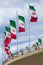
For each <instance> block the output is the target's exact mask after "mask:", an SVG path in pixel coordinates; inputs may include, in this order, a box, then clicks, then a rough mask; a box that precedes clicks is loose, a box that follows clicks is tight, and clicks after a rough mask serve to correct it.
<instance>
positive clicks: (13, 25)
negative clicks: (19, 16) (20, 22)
mask: <svg viewBox="0 0 43 65" xmlns="http://www.w3.org/2000/svg"><path fill="white" fill-rule="evenodd" d="M10 27H11V38H12V39H16V22H15V21H13V20H10Z"/></svg>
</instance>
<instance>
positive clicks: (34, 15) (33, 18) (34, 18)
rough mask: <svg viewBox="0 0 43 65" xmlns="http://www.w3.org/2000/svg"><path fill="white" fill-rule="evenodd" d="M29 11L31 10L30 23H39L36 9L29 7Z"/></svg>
mask: <svg viewBox="0 0 43 65" xmlns="http://www.w3.org/2000/svg"><path fill="white" fill-rule="evenodd" d="M29 10H30V22H37V19H38V17H37V13H36V9H35V7H34V6H31V5H29Z"/></svg>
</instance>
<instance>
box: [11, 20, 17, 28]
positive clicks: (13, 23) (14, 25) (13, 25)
mask: <svg viewBox="0 0 43 65" xmlns="http://www.w3.org/2000/svg"><path fill="white" fill-rule="evenodd" d="M10 25H11V26H12V27H15V28H16V23H15V21H13V20H10Z"/></svg>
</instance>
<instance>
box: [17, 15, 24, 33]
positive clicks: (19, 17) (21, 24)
mask: <svg viewBox="0 0 43 65" xmlns="http://www.w3.org/2000/svg"><path fill="white" fill-rule="evenodd" d="M18 20H19V29H18V31H19V32H25V18H24V17H23V16H20V15H18Z"/></svg>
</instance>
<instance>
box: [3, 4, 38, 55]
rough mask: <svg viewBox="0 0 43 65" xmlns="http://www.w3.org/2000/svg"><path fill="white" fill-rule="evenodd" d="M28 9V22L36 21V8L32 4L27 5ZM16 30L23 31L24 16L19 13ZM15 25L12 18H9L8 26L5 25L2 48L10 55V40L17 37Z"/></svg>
mask: <svg viewBox="0 0 43 65" xmlns="http://www.w3.org/2000/svg"><path fill="white" fill-rule="evenodd" d="M29 9H30V11H31V15H30V22H37V19H38V17H37V14H36V9H35V8H34V6H31V5H30V6H29ZM18 23H19V26H18V32H25V18H24V17H23V16H21V15H18ZM16 34H17V26H16V22H15V21H13V20H10V27H6V26H5V39H4V49H5V52H6V54H7V55H9V56H11V53H10V50H9V48H8V46H9V44H10V42H11V40H12V39H16V38H17V35H16Z"/></svg>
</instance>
